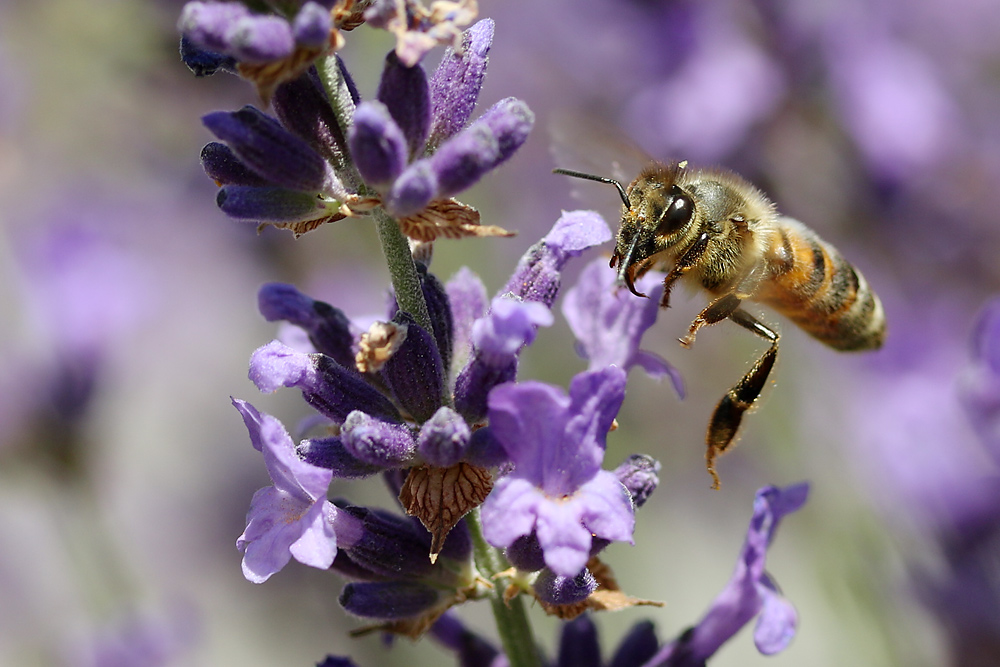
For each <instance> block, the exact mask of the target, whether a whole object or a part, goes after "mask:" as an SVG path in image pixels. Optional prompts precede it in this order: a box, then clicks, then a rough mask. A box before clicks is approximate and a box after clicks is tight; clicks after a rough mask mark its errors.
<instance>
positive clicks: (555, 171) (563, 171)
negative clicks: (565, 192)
mask: <svg viewBox="0 0 1000 667" xmlns="http://www.w3.org/2000/svg"><path fill="white" fill-rule="evenodd" d="M552 173H553V174H562V175H563V176H573V177H574V178H585V179H587V180H588V181H597V182H598V183H610V184H611V185H613V186H615V187H616V188H618V194H619V195H621V198H622V202H624V204H625V208H632V204H631V202H629V200H628V194H626V192H625V188H623V187H622V184H621V183H619V182H618V181H616V180H615V179H613V178H608V177H606V176H595V175H594V174H585V173H584V172H582V171H573V170H572V169H553V170H552Z"/></svg>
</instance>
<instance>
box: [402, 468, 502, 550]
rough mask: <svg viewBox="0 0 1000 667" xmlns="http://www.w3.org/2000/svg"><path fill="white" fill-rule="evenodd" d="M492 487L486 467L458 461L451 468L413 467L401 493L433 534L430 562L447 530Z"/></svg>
mask: <svg viewBox="0 0 1000 667" xmlns="http://www.w3.org/2000/svg"><path fill="white" fill-rule="evenodd" d="M492 489H493V477H492V476H491V475H490V472H489V471H488V470H486V469H485V468H480V467H479V466H474V465H472V464H471V463H464V462H460V463H456V464H455V465H453V466H451V467H448V468H432V467H429V466H421V467H418V468H411V469H410V474H409V475H407V476H406V481H405V482H403V488H402V490H401V491H400V492H399V501H400V502H401V503H402V504H403V509H404V510H406V513H407V514H409V515H410V516H415V517H417V518H418V519H420V522H421V523H422V524H424V527H425V528H426V529H427V530H428V531H429V532H430V534H431V553H430V557H431V561H432V562H433V561H435V560H436V559H437V555H438V554H439V553H441V548H442V547H443V546H444V540H445V538H446V537H448V533H449V532H451V529H452V528H454V527H455V524H457V523H458V522H459V521H461V519H462V517H463V516H465V515H466V514H467V513H469V512H470V511H471V510H473V509H475V508H476V507H479V506H480V505H481V504H482V503H483V501H484V500H486V496H488V495H489V493H490V491H491V490H492Z"/></svg>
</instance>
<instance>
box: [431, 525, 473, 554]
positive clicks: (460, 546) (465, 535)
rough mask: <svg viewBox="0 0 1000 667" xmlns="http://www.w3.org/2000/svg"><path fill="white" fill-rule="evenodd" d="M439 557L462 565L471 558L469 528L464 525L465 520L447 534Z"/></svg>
mask: <svg viewBox="0 0 1000 667" xmlns="http://www.w3.org/2000/svg"><path fill="white" fill-rule="evenodd" d="M421 528H423V526H421ZM428 546H429V544H428ZM439 555H440V557H441V558H447V559H449V560H453V561H456V562H459V563H464V562H466V561H468V560H469V558H471V557H472V535H471V534H470V533H469V526H468V524H466V523H465V519H462V520H461V521H459V522H458V523H457V524H455V527H454V528H452V529H451V532H450V533H448V537H447V538H445V541H444V546H442V547H441V553H440V554H439Z"/></svg>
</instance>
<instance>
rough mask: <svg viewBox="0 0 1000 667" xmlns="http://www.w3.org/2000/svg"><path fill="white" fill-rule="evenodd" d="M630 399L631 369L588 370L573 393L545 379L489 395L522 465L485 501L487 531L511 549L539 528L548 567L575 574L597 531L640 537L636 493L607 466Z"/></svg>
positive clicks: (495, 423)
mask: <svg viewBox="0 0 1000 667" xmlns="http://www.w3.org/2000/svg"><path fill="white" fill-rule="evenodd" d="M624 398H625V373H624V371H622V370H621V369H619V368H614V367H609V368H606V369H604V370H601V371H595V372H587V373H581V374H580V375H577V376H576V377H575V378H574V379H573V382H572V384H571V385H570V393H569V395H568V396H567V395H566V394H564V393H563V392H562V391H561V390H559V389H557V388H555V387H552V386H550V385H547V384H543V383H541V382H523V383H519V384H505V385H501V386H500V387H497V388H496V389H494V390H493V391H492V393H491V394H490V398H489V417H490V430H491V431H492V432H493V434H494V436H495V437H496V438H497V440H499V442H500V443H501V445H502V446H503V447H504V449H505V450H506V451H507V454H508V455H509V456H510V458H511V461H512V462H513V463H514V466H515V467H514V471H513V472H512V473H510V474H509V475H507V476H506V477H503V478H501V479H500V480H499V481H498V482H497V484H496V486H495V487H494V489H493V492H492V493H491V494H490V496H489V497H488V498H487V500H486V502H485V503H484V504H483V508H482V516H483V533H484V535H485V537H486V539H487V541H488V542H489V543H490V544H492V545H494V546H496V547H501V548H503V547H508V546H510V545H511V544H513V543H514V541H515V540H516V539H517V538H519V537H521V536H523V535H529V534H530V533H531V532H532V531H535V532H536V533H537V536H538V542H539V544H540V545H541V547H542V551H543V553H544V556H545V563H546V565H547V566H548V567H549V568H550V569H551V570H552V571H553V572H555V573H556V574H558V575H562V576H568V577H573V576H576V575H577V574H578V573H580V571H581V570H583V568H584V566H585V565H586V563H587V560H588V558H589V557H590V548H591V543H592V539H593V537H594V536H597V537H600V538H604V539H608V540H618V541H627V542H630V543H631V541H632V529H633V527H634V525H635V518H634V516H633V508H632V502H631V499H630V496H629V493H628V491H627V490H626V489H625V487H624V486H623V485H622V483H621V482H619V481H618V478H617V477H616V476H615V475H614V474H613V473H611V472H608V471H605V470H602V469H601V462H602V460H603V459H604V447H605V438H606V435H607V432H608V430H609V429H610V427H611V423H612V421H613V420H614V417H615V415H616V414H617V412H618V408H619V407H620V406H621V403H622V401H623V400H624Z"/></svg>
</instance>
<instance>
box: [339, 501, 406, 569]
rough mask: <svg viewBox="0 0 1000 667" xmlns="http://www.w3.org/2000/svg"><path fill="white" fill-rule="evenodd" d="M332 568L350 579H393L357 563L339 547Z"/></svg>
mask: <svg viewBox="0 0 1000 667" xmlns="http://www.w3.org/2000/svg"><path fill="white" fill-rule="evenodd" d="M335 504H336V503H335ZM337 539H338V540H339V539H340V537H339V536H338V538H337ZM330 569H331V570H333V571H334V572H336V573H337V574H339V575H340V576H342V577H343V578H344V579H347V580H349V581H386V580H392V577H386V576H383V575H381V574H376V573H375V572H372V571H371V570H369V569H368V568H366V567H364V566H363V565H360V564H358V563H355V562H354V561H353V560H351V557H350V556H349V555H348V554H347V552H346V551H345V550H344V549H337V555H336V556H334V558H333V565H331V566H330Z"/></svg>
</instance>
